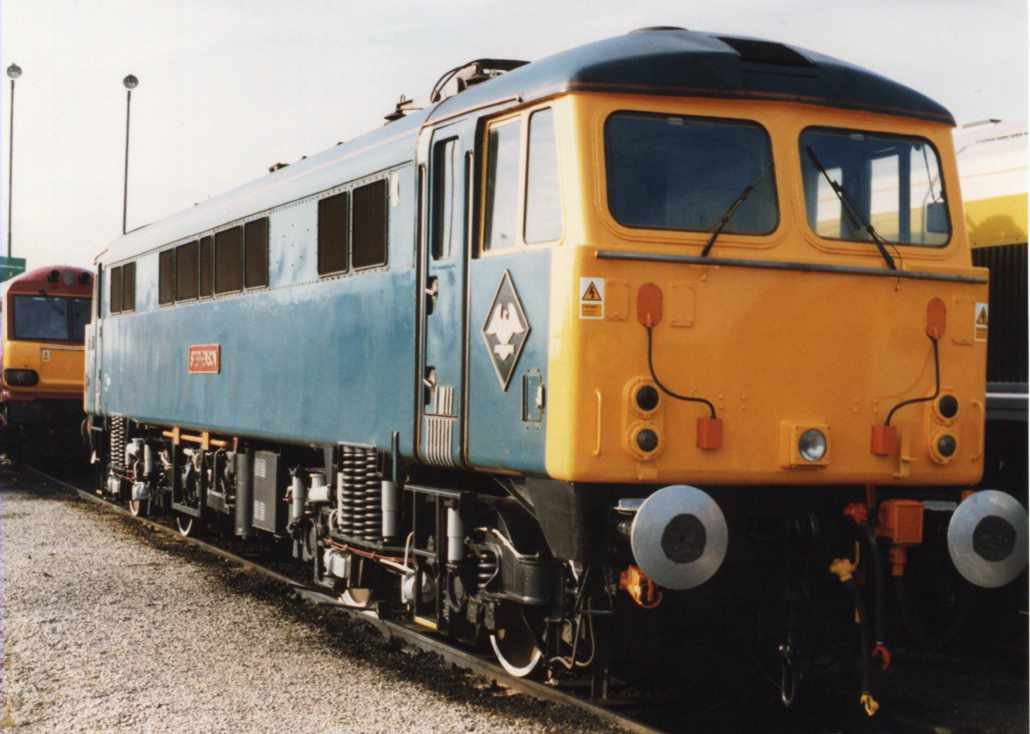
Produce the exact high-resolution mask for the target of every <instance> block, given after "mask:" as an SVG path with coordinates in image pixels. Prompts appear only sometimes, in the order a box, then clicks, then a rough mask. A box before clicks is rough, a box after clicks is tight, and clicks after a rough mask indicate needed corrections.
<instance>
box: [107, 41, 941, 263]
mask: <svg viewBox="0 0 1030 734" xmlns="http://www.w3.org/2000/svg"><path fill="white" fill-rule="evenodd" d="M580 91H582V92H607V93H631V94H654V95H668V96H687V97H689V96H705V97H723V98H746V99H762V100H780V101H793V102H803V103H808V104H817V105H823V106H832V107H840V108H845V109H860V110H870V111H874V112H882V113H885V114H893V115H903V116H909V117H915V118H920V119H926V120H931V121H935V122H941V123H945V124H948V125H954V124H955V122H954V119H953V118H952V116H951V114H950V113H949V112H948V111H947V110H946V109H945V108H944V107H942V106H941V105H939V104H937V103H936V102H934V101H933V100H931V99H929V98H928V97H926V96H924V95H922V94H920V93H918V92H916V91H914V90H912V89H909V88H908V87H906V86H904V85H902V84H898V83H897V82H894V81H891V80H890V79H887V78H886V77H883V76H880V75H879V74H875V73H873V72H871V71H868V70H866V69H862V68H860V67H858V66H854V65H852V64H848V63H846V62H844V61H839V60H837V59H833V58H831V57H829V56H824V55H823V54H819V53H815V52H813V51H808V50H805V49H801V48H797V47H794V46H786V45H783V44H779V43H773V42H769V41H764V40H761V39H756V38H747V37H741V36H728V35H722V34H716V33H700V32H694V31H688V30H685V29H682V28H669V27H659V28H644V29H641V30H638V31H633V32H631V33H628V34H626V35H623V36H617V37H615V38H608V39H605V40H602V41H597V42H594V43H589V44H586V45H584V46H579V47H576V48H573V49H570V50H568V51H563V52H561V53H557V54H554V55H552V56H548V57H546V58H544V59H541V60H539V61H536V62H533V63H531V64H526V65H525V66H521V67H519V68H517V69H515V70H513V71H510V72H508V73H506V74H503V75H502V76H500V77H497V78H495V79H491V80H490V81H487V82H483V83H481V84H476V85H474V86H472V87H470V88H469V89H467V90H466V91H464V92H462V93H461V94H457V95H454V96H452V97H448V98H446V99H444V100H443V101H442V102H440V103H438V104H437V105H435V106H434V107H432V108H429V109H426V110H421V111H418V112H414V113H412V114H410V115H408V116H406V117H403V118H401V119H399V120H397V121H395V122H392V123H390V124H388V125H386V126H385V127H382V128H380V129H378V130H374V131H372V132H370V133H367V134H365V135H362V136H360V137H358V138H356V139H354V140H352V141H350V142H348V143H346V144H339V145H337V146H335V147H333V148H330V149H329V150H326V151H324V152H322V153H319V154H317V155H314V156H311V157H309V158H306V159H302V160H300V161H297V162H295V163H292V164H291V165H289V166H287V167H285V168H282V169H280V170H278V171H275V172H274V173H271V174H269V175H266V176H263V177H261V178H260V179H257V180H256V181H253V182H251V183H248V184H245V185H243V186H240V187H238V188H236V189H233V190H231V191H228V192H226V193H224V194H221V195H218V196H215V197H212V198H211V199H209V200H207V201H205V202H203V203H199V204H197V205H195V206H193V207H191V208H189V209H186V210H184V211H182V212H179V213H178V214H174V215H172V216H170V217H168V218H166V219H163V220H160V221H158V222H155V223H152V224H149V225H146V226H145V227H141V228H139V229H137V230H134V231H132V232H130V233H128V234H127V235H124V236H122V237H120V238H118V239H117V240H116V241H115V242H114V243H112V245H111V247H110V248H108V249H107V250H105V251H104V252H102V253H101V254H100V255H98V256H97V260H98V261H108V262H117V261H119V260H121V259H124V258H126V257H131V256H134V255H137V254H139V253H141V252H145V251H147V250H150V249H152V248H155V247H161V246H163V245H167V244H171V243H173V242H176V241H181V240H184V239H185V238H188V237H193V236H196V235H199V234H201V233H203V232H206V231H210V230H211V229H214V228H217V227H220V226H222V225H226V224H228V223H230V222H233V221H235V220H239V219H242V218H244V217H247V216H249V215H252V214H256V213H258V212H261V211H264V210H266V209H269V208H271V207H274V206H277V205H279V204H283V203H287V202H290V201H294V200H296V199H299V198H303V197H305V196H309V195H311V194H314V193H317V192H319V191H323V190H325V189H328V188H331V187H332V186H335V185H337V184H339V183H340V181H342V180H346V178H347V177H348V175H349V173H350V172H349V171H348V169H349V168H350V166H349V165H348V164H347V163H346V161H347V159H350V158H352V157H353V156H354V155H356V154H357V153H359V152H364V151H368V150H370V149H372V148H381V146H382V145H383V144H385V143H390V142H400V140H401V139H403V138H406V137H413V136H414V135H415V134H417V132H418V130H419V128H420V127H421V126H422V125H423V124H424V123H426V122H434V121H437V120H441V119H445V118H448V117H451V116H453V115H457V114H460V113H461V112H462V111H463V110H470V109H475V108H481V107H484V106H489V105H491V104H496V103H500V102H502V101H504V100H508V99H512V98H517V99H519V100H521V101H530V100H533V99H539V98H542V97H547V96H551V95H555V94H562V93H565V92H580ZM413 154H414V146H413V145H412V146H410V148H409V152H406V153H405V154H404V155H403V156H402V157H396V156H395V158H396V160H392V161H391V160H388V159H386V158H384V159H382V160H380V161H379V163H381V164H382V165H379V166H377V167H376V168H370V169H368V170H382V168H383V167H387V166H390V165H396V164H397V163H401V162H403V161H404V160H409V159H410V157H411V156H412V155H413Z"/></svg>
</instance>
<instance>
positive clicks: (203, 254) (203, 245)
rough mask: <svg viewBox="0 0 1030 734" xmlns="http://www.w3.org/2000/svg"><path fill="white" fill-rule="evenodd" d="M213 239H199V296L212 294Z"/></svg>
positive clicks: (213, 283) (213, 281)
mask: <svg viewBox="0 0 1030 734" xmlns="http://www.w3.org/2000/svg"><path fill="white" fill-rule="evenodd" d="M214 266H215V238H214V237H201V238H200V294H199V295H200V296H201V298H203V297H204V296H210V295H212V294H213V293H214V285H215V280H214Z"/></svg>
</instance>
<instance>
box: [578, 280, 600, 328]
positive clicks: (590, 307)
mask: <svg viewBox="0 0 1030 734" xmlns="http://www.w3.org/2000/svg"><path fill="white" fill-rule="evenodd" d="M579 317H580V318H581V319H603V318H604V278H580V279H579Z"/></svg>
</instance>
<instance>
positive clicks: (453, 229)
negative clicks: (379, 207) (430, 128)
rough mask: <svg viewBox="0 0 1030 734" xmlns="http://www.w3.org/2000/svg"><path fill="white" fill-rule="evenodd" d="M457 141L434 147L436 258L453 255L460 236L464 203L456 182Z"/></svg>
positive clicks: (434, 248) (445, 141) (434, 244)
mask: <svg viewBox="0 0 1030 734" xmlns="http://www.w3.org/2000/svg"><path fill="white" fill-rule="evenodd" d="M458 162H459V161H458V140H457V138H451V139H450V140H444V141H442V142H439V143H437V144H436V145H435V147H434V148H433V243H432V244H433V250H432V251H433V259H434V260H440V259H443V258H447V257H450V256H451V253H452V252H454V250H455V248H456V247H458V246H459V243H460V238H461V202H460V201H458V198H457V196H458V189H457V187H456V186H455V185H454V184H455V177H456V176H457V171H458Z"/></svg>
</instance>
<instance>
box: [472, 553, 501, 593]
mask: <svg viewBox="0 0 1030 734" xmlns="http://www.w3.org/2000/svg"><path fill="white" fill-rule="evenodd" d="M496 575H497V555H496V554H495V553H493V552H492V551H488V550H477V551H476V588H478V589H479V590H480V591H482V590H484V589H486V587H487V585H488V584H489V583H490V582H491V581H493V580H494V577H495V576H496Z"/></svg>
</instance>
